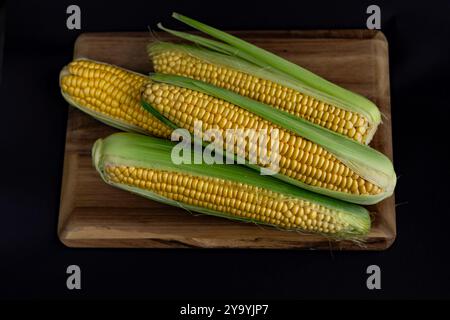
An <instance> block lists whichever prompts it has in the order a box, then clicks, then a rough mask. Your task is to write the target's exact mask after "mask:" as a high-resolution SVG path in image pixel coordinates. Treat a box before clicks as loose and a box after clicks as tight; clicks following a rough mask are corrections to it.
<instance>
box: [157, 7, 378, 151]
mask: <svg viewBox="0 0 450 320" xmlns="http://www.w3.org/2000/svg"><path fill="white" fill-rule="evenodd" d="M172 16H173V17H174V18H175V19H177V20H179V21H181V22H183V23H185V24H187V25H189V26H191V27H193V28H195V29H197V30H199V31H202V32H204V33H207V34H208V35H210V36H212V37H213V38H217V39H219V40H221V41H223V42H220V41H215V40H211V39H206V38H203V37H201V36H197V35H192V34H189V33H185V32H180V31H175V30H171V29H168V28H165V27H163V26H162V25H161V24H158V27H159V28H161V29H162V30H165V31H167V32H169V33H171V34H173V35H175V36H178V37H181V38H183V39H185V40H188V41H192V42H194V43H195V44H198V45H200V46H203V47H207V48H209V49H211V50H213V51H215V52H219V53H220V54H218V53H214V52H211V51H208V50H204V49H203V50H201V49H198V48H192V47H189V46H184V48H183V46H176V47H173V46H172V47H171V48H170V47H168V45H167V44H164V43H163V44H155V45H154V48H152V46H150V48H149V49H150V54H151V55H154V58H153V61H154V62H155V68H156V69H157V70H158V72H165V73H171V74H177V75H182V76H189V77H193V78H195V79H197V80H202V81H205V82H209V83H212V84H214V85H216V86H222V87H224V88H227V89H231V90H234V91H235V92H237V93H240V94H244V95H247V96H249V97H252V98H255V99H257V100H259V101H261V102H264V103H267V104H270V105H272V106H274V107H276V108H280V109H282V110H284V111H287V112H289V113H291V114H293V115H295V116H298V117H302V118H304V119H307V120H309V121H312V122H313V123H316V124H318V125H321V126H323V127H326V128H328V129H330V130H333V131H335V132H338V133H340V134H343V135H345V136H347V137H349V138H352V139H355V140H357V141H360V142H362V143H365V144H368V143H369V142H370V140H371V139H372V137H373V135H374V134H375V131H376V129H377V126H378V125H379V123H380V122H381V115H380V112H379V110H378V108H377V107H376V105H375V104H373V103H372V102H371V101H370V100H368V99H366V98H365V97H363V96H361V95H358V94H356V93H353V92H351V91H348V90H346V89H344V88H342V87H339V86H337V85H335V84H333V83H331V82H329V81H327V80H325V79H323V78H321V77H320V76H318V75H316V74H314V73H312V72H310V71H308V70H306V69H304V68H302V67H300V66H298V65H296V64H294V63H292V62H290V61H287V60H285V59H283V58H281V57H279V56H277V55H275V54H273V53H270V52H268V51H266V50H264V49H261V48H259V47H257V46H255V45H252V44H250V43H248V42H246V41H244V40H242V39H239V38H237V37H234V36H232V35H230V34H227V33H225V32H223V31H220V30H218V29H215V28H213V27H210V26H208V25H206V24H203V23H201V22H199V21H196V20H194V19H191V18H188V17H186V16H183V15H181V14H178V13H173V15H172ZM173 49H177V50H173ZM163 54H165V55H164V56H163ZM224 55H226V56H224ZM178 63H179V64H180V65H178ZM258 67H259V68H258ZM204 69H206V70H207V71H206V72H204V71H205V70H204ZM208 71H209V72H208ZM247 83H249V86H251V85H252V84H255V86H256V87H257V89H256V90H254V89H253V88H252V90H248V87H247ZM258 83H259V84H260V87H258Z"/></svg>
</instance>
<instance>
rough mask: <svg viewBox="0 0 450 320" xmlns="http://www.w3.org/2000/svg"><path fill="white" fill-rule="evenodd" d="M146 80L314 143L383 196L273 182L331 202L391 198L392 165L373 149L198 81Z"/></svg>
mask: <svg viewBox="0 0 450 320" xmlns="http://www.w3.org/2000/svg"><path fill="white" fill-rule="evenodd" d="M150 79H151V80H152V81H155V82H162V83H166V84H171V85H175V86H179V87H184V88H187V89H191V90H195V91H200V92H203V93H205V94H208V95H212V96H214V97H216V98H219V99H223V100H226V101H228V102H230V103H232V104H234V105H237V106H239V107H242V108H244V109H246V110H248V111H249V112H252V113H254V114H256V115H258V116H260V117H262V118H264V119H266V120H268V121H270V122H272V123H274V124H276V125H279V126H280V127H282V128H285V129H287V130H289V131H291V132H293V133H295V134H297V135H299V136H301V137H304V138H306V139H308V140H310V141H312V142H314V143H317V144H318V145H320V146H322V147H323V148H324V149H326V150H327V151H329V152H330V153H332V154H333V155H334V156H335V157H336V158H337V159H338V160H340V161H341V162H343V163H344V164H345V165H347V166H348V167H349V168H350V169H352V170H353V171H354V172H356V173H357V174H358V175H360V176H361V177H362V178H364V179H366V180H367V181H369V182H371V183H373V184H375V185H377V186H378V187H380V188H381V189H382V190H383V192H381V193H380V194H377V195H354V194H348V193H345V192H341V191H334V190H329V189H326V188H321V187H315V186H311V185H308V184H305V183H303V182H301V181H298V180H296V179H292V178H290V177H288V176H285V175H283V174H280V173H277V174H276V175H275V177H276V178H279V179H281V180H284V181H286V182H289V183H291V184H294V185H297V186H300V187H302V188H305V189H307V190H310V191H313V192H318V193H321V194H324V195H327V196H330V197H333V198H337V199H341V200H344V201H349V202H353V203H358V204H374V203H377V202H379V201H381V200H383V199H385V198H387V197H389V196H390V195H392V193H393V191H394V188H395V184H396V175H395V172H394V168H393V166H392V162H391V161H390V160H389V159H388V158H387V157H386V156H385V155H383V154H382V153H380V152H378V151H377V150H375V149H372V148H370V147H368V146H366V145H362V144H360V143H358V142H356V141H353V140H351V139H348V138H346V137H344V136H342V135H339V134H336V133H334V132H332V131H329V130H325V129H323V128H322V127H320V126H317V125H315V124H313V123H310V122H308V121H306V120H303V119H301V118H298V117H295V116H292V115H291V114H289V113H287V112H285V111H282V110H279V109H276V108H269V107H267V105H265V104H263V103H261V102H258V101H256V100H253V99H250V98H247V97H244V96H241V95H239V94H236V93H234V92H231V91H228V90H226V89H222V88H218V87H215V86H213V85H210V84H207V83H204V82H201V81H197V80H194V79H191V78H186V77H180V76H174V75H165V74H152V75H150ZM143 107H144V108H146V109H147V110H148V111H150V112H151V113H152V114H153V115H155V116H157V117H159V118H160V119H162V118H165V117H164V116H163V115H162V114H160V113H159V112H158V111H157V110H156V109H154V108H153V107H152V106H151V105H150V104H148V103H143ZM165 121H169V122H171V121H170V120H169V119H165ZM173 125H174V124H172V126H173ZM248 166H250V167H252V168H258V167H255V165H251V164H248Z"/></svg>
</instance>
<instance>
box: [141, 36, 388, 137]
mask: <svg viewBox="0 0 450 320" xmlns="http://www.w3.org/2000/svg"><path fill="white" fill-rule="evenodd" d="M196 37H198V36H196ZM169 50H173V51H178V52H183V53H185V54H188V55H190V56H192V57H195V58H197V59H200V60H202V61H206V62H209V63H212V64H214V65H221V66H224V67H228V68H231V69H235V70H240V71H242V72H245V73H247V74H250V75H253V76H256V77H258V78H262V79H266V80H270V81H272V82H275V83H278V84H280V85H282V86H285V87H289V88H291V89H293V90H296V91H298V92H301V93H303V94H306V95H308V96H312V97H314V98H316V99H318V100H320V101H323V102H325V103H328V104H330V105H333V106H336V107H338V108H340V109H344V110H348V111H351V112H355V113H358V114H360V115H362V116H364V117H365V118H367V119H368V121H369V123H370V128H369V131H368V132H367V138H366V141H365V143H366V144H368V143H369V142H370V140H371V139H372V137H373V135H374V134H375V132H376V130H377V127H378V125H379V124H380V120H381V118H380V114H379V112H378V109H376V110H375V113H374V112H367V110H366V109H364V108H360V107H359V106H356V105H354V104H348V103H344V102H343V101H341V100H339V99H337V98H335V97H333V96H330V95H327V94H324V93H323V92H320V91H318V90H316V89H314V88H312V87H310V86H308V85H306V84H304V83H302V82H300V81H297V80H295V79H293V78H292V77H290V76H287V75H286V74H283V73H281V72H277V71H276V70H274V69H273V68H267V67H266V68H264V67H261V66H257V65H255V64H253V63H250V62H248V60H246V59H241V58H239V57H237V56H234V55H228V54H224V53H218V52H214V51H211V50H207V49H204V48H201V47H194V46H191V45H186V44H174V43H168V42H160V41H157V42H153V43H151V44H149V45H148V46H147V51H148V53H149V55H150V56H153V55H156V54H158V53H161V52H164V51H169ZM269 106H270V105H269ZM270 107H271V108H274V107H273V106H270Z"/></svg>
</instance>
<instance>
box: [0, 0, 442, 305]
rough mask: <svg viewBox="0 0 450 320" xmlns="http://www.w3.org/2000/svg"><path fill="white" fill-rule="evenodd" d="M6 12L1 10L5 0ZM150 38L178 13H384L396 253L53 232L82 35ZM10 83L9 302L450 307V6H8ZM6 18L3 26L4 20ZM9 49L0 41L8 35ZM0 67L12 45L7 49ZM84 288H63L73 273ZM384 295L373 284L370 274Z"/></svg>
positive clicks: (297, 22) (2, 277)
mask: <svg viewBox="0 0 450 320" xmlns="http://www.w3.org/2000/svg"><path fill="white" fill-rule="evenodd" d="M0 4H2V1H1V0H0ZM70 4H78V5H79V6H80V7H81V12H82V22H81V23H82V30H81V32H89V31H143V30H147V27H148V26H150V27H155V25H156V23H157V22H159V21H162V22H164V23H165V24H166V25H167V26H172V27H178V28H182V26H181V25H180V24H178V23H176V22H174V21H173V20H171V19H170V13H171V12H172V11H178V12H180V13H183V14H186V15H189V16H192V17H194V18H197V19H199V20H201V21H203V22H206V23H208V24H212V25H214V26H217V27H220V28H221V29H228V30H233V29H330V28H365V25H366V19H367V16H368V15H367V14H366V8H367V7H368V6H369V5H370V4H378V5H379V6H380V7H381V12H382V31H383V32H384V33H385V35H386V36H387V38H388V41H389V46H390V71H391V92H392V119H393V134H394V158H395V168H396V172H397V174H398V176H399V180H398V185H397V189H396V202H397V223H398V237H397V240H396V242H395V243H394V245H393V246H392V247H391V248H390V249H389V250H387V251H385V252H330V251H324V252H315V251H298V250H286V251H272V250H257V251H250V250H148V249H146V250H139V249H127V250H125V249H124V250H116V249H114V250H111V249H109V250H107V249H104V250H98V249H69V248H66V247H64V246H63V245H62V244H61V243H60V242H59V240H58V238H57V235H56V225H57V216H58V208H59V196H60V186H61V174H62V163H63V151H64V137H65V136H64V135H65V126H66V117H67V103H65V102H64V101H63V99H62V97H61V96H60V94H59V90H58V73H59V70H60V68H61V67H62V66H63V65H64V64H66V63H67V62H69V61H70V59H71V55H72V48H73V43H74V40H75V38H76V37H77V35H78V34H79V31H70V30H67V28H66V18H67V14H66V8H67V6H68V5H70ZM1 7H2V9H1V10H2V14H0V17H1V16H2V15H3V14H4V11H5V8H6V24H5V27H3V26H2V24H1V23H0V28H1V29H0V30H1V33H3V32H4V31H5V30H6V33H5V48H4V56H3V68H2V69H1V68H0V71H1V73H2V75H1V76H2V82H1V83H0V110H1V113H0V120H1V125H0V143H1V144H0V152H1V156H0V168H1V170H0V199H1V200H0V218H1V219H0V297H2V298H158V299H165V298H181V299H183V298H184V299H197V298H200V299H201V298H235V299H236V298H272V299H285V298H290V299H299V298H307V299H310V298H443V297H445V298H448V297H449V296H450V289H449V286H450V276H449V273H450V268H449V267H450V263H449V259H448V252H449V240H450V236H449V231H448V230H449V227H450V219H449V214H450V212H449V209H448V208H449V207H448V198H449V191H450V190H449V189H450V188H449V185H450V174H449V171H450V170H449V158H448V153H449V142H448V136H449V135H448V130H449V119H450V111H449V110H450V102H449V101H450V100H449V93H450V90H449V88H448V85H449V84H450V82H449V80H448V79H449V75H450V66H449V59H450V1H426V2H423V3H419V2H418V3H411V2H410V1H403V2H402V1H396V2H395V4H394V3H393V2H388V1H376V2H374V1H291V2H287V1H279V0H277V1H271V2H268V3H267V4H266V3H264V2H261V1H254V2H250V1H243V0H241V1H234V0H227V1H214V2H213V1H211V2H209V3H208V2H196V1H150V0H147V1H134V0H128V1H123V2H118V3H117V4H115V3H113V2H111V1H95V2H94V1H54V2H42V1H40V2H38V1H28V2H25V1H17V0H16V1H10V2H8V3H6V5H3V4H2V5H1ZM0 19H1V18H0ZM0 39H1V36H0ZM0 61H1V40H0ZM70 264H77V265H79V266H80V267H81V269H82V290H80V291H69V290H67V289H66V284H65V281H66V273H65V271H66V267H67V266H68V265H70ZM371 264H377V265H379V266H380V267H381V271H382V290H375V291H369V290H368V289H367V288H366V278H367V275H366V267H367V266H368V265H371Z"/></svg>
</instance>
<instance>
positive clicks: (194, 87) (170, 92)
mask: <svg viewBox="0 0 450 320" xmlns="http://www.w3.org/2000/svg"><path fill="white" fill-rule="evenodd" d="M150 79H151V80H152V81H153V82H152V83H149V84H147V85H146V88H145V90H144V92H143V106H144V107H145V108H146V109H147V110H148V111H150V112H151V113H152V114H153V115H155V116H156V117H158V118H159V119H161V121H164V122H165V123H166V124H168V125H170V126H172V127H174V128H184V129H187V130H188V131H189V132H190V133H191V134H193V133H194V122H195V121H196V120H201V121H202V125H203V128H202V129H203V131H206V130H210V129H213V130H219V131H221V134H222V136H225V135H226V132H225V131H226V130H227V129H241V130H246V129H253V130H254V131H258V130H261V129H266V130H267V132H268V143H267V145H268V146H270V145H272V144H273V142H274V139H272V138H271V137H270V136H269V135H270V132H272V131H274V129H278V130H279V152H278V156H279V158H278V159H279V172H278V173H277V174H275V177H277V178H279V179H282V180H284V181H287V182H289V183H291V184H295V185H297V186H300V187H303V188H305V189H308V190H311V191H314V192H318V193H322V194H325V195H328V196H331V197H334V198H338V199H341V200H346V201H350V202H354V203H360V204H373V203H377V202H379V201H381V200H382V199H384V198H386V197H388V196H390V195H391V194H392V192H393V190H394V187H395V184H396V176H395V172H394V169H393V167H392V163H391V161H390V160H389V159H388V158H387V157H386V156H384V155H383V154H382V153H380V152H378V151H376V150H374V149H372V148H370V147H368V146H366V145H362V144H360V143H358V142H356V141H353V140H350V139H348V138H346V137H344V136H342V135H339V134H336V133H334V132H331V131H329V130H325V129H323V128H321V127H318V126H316V125H314V124H311V123H310V122H308V121H305V120H303V119H301V118H297V117H294V116H292V115H290V114H289V113H286V112H284V111H281V110H278V109H275V108H268V107H267V106H266V105H264V104H262V103H260V102H258V101H256V100H253V99H250V98H247V97H244V96H241V95H238V94H236V93H234V92H231V91H229V90H225V89H222V88H218V87H214V86H212V85H210V84H207V83H204V82H201V81H197V80H194V79H190V78H185V77H180V76H174V75H164V74H154V75H150ZM257 144H258V142H256V141H254V140H253V139H250V138H249V139H248V143H246V144H245V146H244V147H242V144H241V146H240V147H241V148H242V149H241V151H239V150H236V149H235V148H236V146H233V147H232V149H233V151H234V152H235V153H237V154H239V152H240V154H241V155H242V154H243V155H244V157H245V158H246V159H247V160H249V157H250V151H252V150H256V149H257V148H258V145H257ZM237 148H239V145H238V146H237ZM224 149H227V150H228V146H224ZM261 159H262V158H259V157H258V158H257V159H256V160H257V162H256V163H255V164H254V165H252V164H250V166H253V167H255V166H256V167H258V166H259V167H267V163H263V162H262V161H260V160H261Z"/></svg>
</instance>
